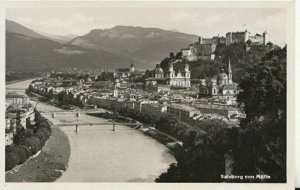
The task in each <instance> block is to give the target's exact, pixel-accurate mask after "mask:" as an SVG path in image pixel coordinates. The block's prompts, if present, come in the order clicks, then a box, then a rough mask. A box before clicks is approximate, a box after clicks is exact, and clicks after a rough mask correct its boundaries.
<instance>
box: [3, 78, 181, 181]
mask: <svg viewBox="0 0 300 190" xmlns="http://www.w3.org/2000/svg"><path fill="white" fill-rule="evenodd" d="M30 81H31V80H27V81H23V82H18V83H14V84H9V85H6V87H7V88H8V89H7V91H11V90H9V88H24V89H25V88H27V87H28V85H29V84H30ZM18 93H24V90H18ZM37 109H38V110H40V111H53V110H57V108H55V107H53V106H50V105H47V104H45V103H39V104H37ZM44 116H45V117H47V118H48V119H49V120H50V121H51V122H53V123H54V124H61V123H68V124H69V123H72V124H74V126H63V127H61V129H62V130H63V131H64V132H65V133H66V134H67V136H68V138H69V142H70V146H71V155H70V160H69V164H68V168H67V170H66V171H65V172H64V173H63V175H62V176H61V177H60V178H59V179H58V180H57V182H153V181H154V180H155V178H156V177H157V176H159V174H161V173H162V172H165V171H166V170H167V169H168V166H169V164H171V163H173V162H176V161H175V159H174V157H173V156H172V155H171V154H170V153H169V150H168V149H167V148H166V147H165V146H164V145H162V144H161V143H159V142H157V141H156V140H154V139H152V138H150V137H148V136H146V135H144V134H143V133H141V132H139V131H137V130H133V129H131V128H129V127H126V126H121V125H120V126H119V125H118V126H116V131H115V132H113V131H112V126H111V125H99V126H79V128H78V132H77V133H76V132H75V124H76V123H77V122H79V123H80V122H105V121H107V120H105V119H102V118H97V117H92V116H88V115H85V114H81V115H80V117H79V118H78V117H76V115H75V114H62V113H61V114H58V113H57V114H56V117H55V118H52V117H51V115H46V114H45V115H44Z"/></svg>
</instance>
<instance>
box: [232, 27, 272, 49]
mask: <svg viewBox="0 0 300 190" xmlns="http://www.w3.org/2000/svg"><path fill="white" fill-rule="evenodd" d="M248 40H250V41H251V43H252V44H253V45H266V44H267V32H266V31H265V32H264V33H263V34H262V35H260V34H256V35H254V36H250V32H248V31H247V30H245V31H244V32H228V33H227V34H226V45H227V46H228V45H230V44H234V43H246V42H247V41H248Z"/></svg>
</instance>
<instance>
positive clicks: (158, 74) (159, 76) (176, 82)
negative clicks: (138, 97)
mask: <svg viewBox="0 0 300 190" xmlns="http://www.w3.org/2000/svg"><path fill="white" fill-rule="evenodd" d="M144 85H145V90H147V89H149V88H151V87H155V86H160V87H158V88H155V90H157V92H161V91H169V88H168V87H166V85H167V86H170V87H182V88H189V87H191V72H190V69H189V65H188V64H185V65H184V71H182V72H181V71H180V70H178V71H177V72H176V71H175V70H174V67H173V64H172V63H171V64H170V65H169V69H168V72H167V73H166V74H164V71H163V69H162V68H160V65H159V64H157V65H156V68H155V69H154V77H149V78H146V79H145V83H144Z"/></svg>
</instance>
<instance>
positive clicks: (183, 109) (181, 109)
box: [167, 104, 200, 122]
mask: <svg viewBox="0 0 300 190" xmlns="http://www.w3.org/2000/svg"><path fill="white" fill-rule="evenodd" d="M167 112H168V113H170V114H173V115H175V116H177V118H178V119H179V121H182V122H188V121H189V120H190V119H191V117H193V116H195V115H197V114H199V113H200V112H199V110H197V109H196V108H193V107H189V106H186V105H183V104H170V105H168V106H167Z"/></svg>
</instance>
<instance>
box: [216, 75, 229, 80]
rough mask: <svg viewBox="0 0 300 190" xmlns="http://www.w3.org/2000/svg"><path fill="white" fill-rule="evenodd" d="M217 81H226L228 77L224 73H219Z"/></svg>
mask: <svg viewBox="0 0 300 190" xmlns="http://www.w3.org/2000/svg"><path fill="white" fill-rule="evenodd" d="M218 79H219V80H228V76H227V74H226V73H220V74H219V75H218Z"/></svg>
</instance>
